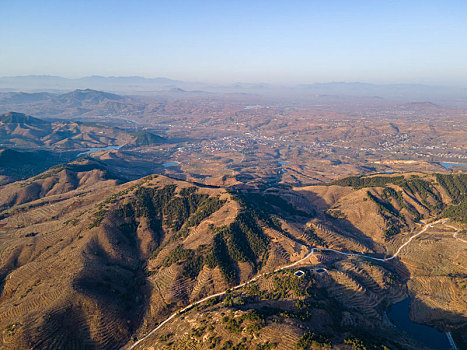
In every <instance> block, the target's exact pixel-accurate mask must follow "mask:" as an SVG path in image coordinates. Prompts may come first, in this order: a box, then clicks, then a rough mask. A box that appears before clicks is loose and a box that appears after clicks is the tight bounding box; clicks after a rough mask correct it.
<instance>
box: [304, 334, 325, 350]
mask: <svg viewBox="0 0 467 350" xmlns="http://www.w3.org/2000/svg"><path fill="white" fill-rule="evenodd" d="M331 346H332V343H331V340H329V338H328V337H326V336H325V335H322V334H316V333H313V332H308V333H305V334H303V335H302V336H301V337H300V339H299V340H298V342H297V346H296V347H297V349H300V350H309V349H315V348H317V347H321V348H324V349H331Z"/></svg>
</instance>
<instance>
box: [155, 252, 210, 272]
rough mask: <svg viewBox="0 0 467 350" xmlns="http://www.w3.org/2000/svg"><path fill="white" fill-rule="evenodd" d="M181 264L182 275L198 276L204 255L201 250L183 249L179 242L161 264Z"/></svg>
mask: <svg viewBox="0 0 467 350" xmlns="http://www.w3.org/2000/svg"><path fill="white" fill-rule="evenodd" d="M178 263H182V264H183V269H182V275H183V276H184V277H187V278H196V277H198V275H199V273H200V272H201V269H202V268H203V266H204V263H205V261H204V255H203V253H202V251H195V250H193V249H185V248H183V246H182V245H181V244H179V245H178V246H177V247H176V248H175V249H174V250H172V252H171V253H170V254H169V256H168V257H166V258H165V260H164V262H163V263H162V265H164V266H170V265H172V264H178Z"/></svg>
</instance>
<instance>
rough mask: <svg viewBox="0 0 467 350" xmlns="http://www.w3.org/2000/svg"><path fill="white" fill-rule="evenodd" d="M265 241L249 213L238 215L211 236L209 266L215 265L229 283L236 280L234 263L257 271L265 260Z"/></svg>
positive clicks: (236, 269)
mask: <svg viewBox="0 0 467 350" xmlns="http://www.w3.org/2000/svg"><path fill="white" fill-rule="evenodd" d="M268 249H269V239H268V237H267V236H266V235H265V234H264V232H263V230H262V229H261V227H260V226H259V225H258V224H257V222H256V220H255V218H254V217H253V215H252V214H251V213H249V212H241V213H240V214H239V215H238V216H237V218H236V219H235V221H234V222H233V223H232V224H230V225H229V226H224V227H222V228H220V229H218V232H217V234H216V235H215V237H214V241H213V248H212V253H211V256H210V257H209V258H208V261H209V264H210V265H211V266H210V267H215V266H219V268H220V270H221V272H222V274H223V276H224V278H225V279H226V280H227V281H228V282H229V283H232V284H233V283H235V282H237V281H238V266H237V263H238V262H248V263H250V265H251V266H252V267H253V268H254V270H257V269H258V268H259V267H260V266H261V264H262V263H263V262H264V261H265V260H266V258H267V252H268Z"/></svg>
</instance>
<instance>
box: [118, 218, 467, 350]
mask: <svg viewBox="0 0 467 350" xmlns="http://www.w3.org/2000/svg"><path fill="white" fill-rule="evenodd" d="M440 222H442V223H443V225H445V226H447V227H450V228H453V229H454V230H456V232H455V233H454V234H453V237H454V238H455V239H457V240H460V241H462V242H464V243H467V241H465V240H463V239H461V238H458V237H457V234H458V233H459V232H460V230H459V229H457V228H456V227H454V226H450V225H446V222H447V220H446V219H440V220H438V221H435V222H432V223H429V224H426V225H425V226H424V227H423V229H421V230H420V232H419V233H417V234H415V235H413V236H412V237H410V238H409V240H408V241H407V242H405V243H404V244H402V245H401V246H400V247H399V249H397V251H396V252H395V253H394V255H393V256H391V257H388V258H374V257H372V256H369V255H363V254H355V253H346V252H341V251H339V250H336V249H331V248H311V250H310V252H309V253H308V254H307V255H306V256H305V257H304V258H302V259H300V260H298V261H296V262H294V263H293V264H289V265H286V266H282V267H280V268H278V269H276V270H274V271H273V272H278V271H281V270H285V269H289V268H291V267H294V266H296V265H298V264H300V263H302V262H304V261H305V260H307V259H308V258H309V257H310V256H312V255H313V253H314V252H316V251H329V252H334V253H337V254H342V255H347V256H360V257H362V258H366V259H372V260H376V261H383V262H384V261H390V260H392V259H394V258H396V257H397V256H398V255H399V253H400V252H401V250H402V249H403V248H404V247H405V246H406V245H407V244H409V243H410V242H411V241H412V240H413V239H414V238H416V237H418V236H420V235H421V234H422V233H424V232H425V231H426V230H427V229H428V228H429V227H433V225H436V224H439V223H440ZM266 274H267V273H263V274H260V275H257V276H255V277H253V278H252V279H250V280H249V281H246V282H244V283H242V284H239V285H237V286H235V287H232V288H230V289H227V290H225V291H223V292H219V293H217V294H213V295H209V296H207V297H205V298H203V299H201V300H198V301H196V302H194V303H191V304H190V305H188V306H186V307H184V308H183V309H180V310H178V311H177V312H174V313H173V314H172V315H170V316H169V317H168V318H167V319H165V320H164V321H162V322H161V323H160V324H159V325H158V326H157V327H156V328H154V329H153V330H152V331H151V332H149V333H148V334H146V335H145V336H144V337H143V338H141V339H140V340H138V341H137V342H136V343H134V344H133V345H131V346H130V347H129V348H128V349H127V350H131V349H133V348H135V347H136V346H137V345H138V344H140V343H141V342H143V341H144V340H146V339H147V338H148V337H150V336H151V335H152V334H153V333H154V332H156V331H157V330H158V329H160V328H161V327H162V326H163V325H165V324H166V323H167V322H169V321H170V320H171V319H173V318H174V317H175V316H177V315H179V314H181V313H183V312H185V311H187V310H188V309H191V308H192V307H194V306H196V305H199V304H201V303H204V302H205V301H207V300H210V299H213V298H217V297H219V296H222V295H224V294H226V293H227V292H228V291H231V290H236V289H239V288H242V287H244V286H246V285H247V284H249V283H251V282H254V281H256V280H257V279H259V278H261V277H263V276H264V275H266Z"/></svg>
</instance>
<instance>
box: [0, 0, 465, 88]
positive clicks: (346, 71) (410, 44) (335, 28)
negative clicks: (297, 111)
mask: <svg viewBox="0 0 467 350" xmlns="http://www.w3.org/2000/svg"><path fill="white" fill-rule="evenodd" d="M0 13H1V14H2V16H1V17H2V19H1V21H0V76H11V75H27V74H48V75H60V76H65V77H81V76H87V75H94V74H95V75H120V76H123V75H141V76H145V77H168V78H174V79H181V80H190V81H209V82H235V81H243V82H271V83H312V82H328V81H365V82H375V83H399V82H401V83H407V82H413V83H426V84H443V85H451V84H452V85H467V20H466V19H467V1H465V0H462V1H456V0H449V1H430V0H425V1H417V0H405V1H390V0H373V1H354V0H322V1H321V0H320V1H318V0H308V1H294V0H284V1H274V0H269V1H262V0H249V1H242V0H237V1H223V0H217V1H202V0H198V1H191V0H185V1H177V0H171V1H120V0H113V1H109V0H107V1H106V0H93V1H91V0H80V1H71V0H68V1H67V0H61V1H47V0H42V1H27V0H22V1H17V0H1V1H0Z"/></svg>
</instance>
